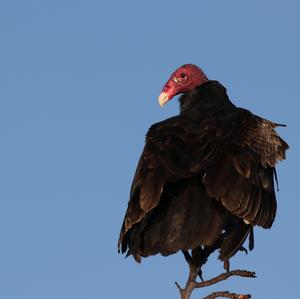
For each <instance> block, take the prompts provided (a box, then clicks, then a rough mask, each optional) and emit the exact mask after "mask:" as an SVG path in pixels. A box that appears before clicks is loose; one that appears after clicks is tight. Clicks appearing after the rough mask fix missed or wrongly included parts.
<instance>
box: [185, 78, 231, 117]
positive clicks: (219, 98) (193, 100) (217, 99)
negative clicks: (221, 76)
mask: <svg viewBox="0 0 300 299" xmlns="http://www.w3.org/2000/svg"><path fill="white" fill-rule="evenodd" d="M179 103H180V114H187V115H192V116H194V117H203V116H206V115H212V114H214V113H215V112H217V111H219V112H220V111H224V112H226V110H228V109H232V108H234V107H235V106H234V105H233V104H232V103H231V102H230V100H229V98H228V96H227V93H226V89H225V87H223V85H221V84H220V83H219V82H218V81H207V82H205V83H203V84H201V85H199V86H198V87H196V88H195V89H193V90H192V91H189V92H188V93H186V94H183V95H182V96H181V97H180V98H179Z"/></svg>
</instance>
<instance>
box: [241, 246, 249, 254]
mask: <svg viewBox="0 0 300 299" xmlns="http://www.w3.org/2000/svg"><path fill="white" fill-rule="evenodd" d="M239 251H243V252H245V253H246V254H248V250H247V249H246V248H245V247H244V246H241V248H240V249H239Z"/></svg>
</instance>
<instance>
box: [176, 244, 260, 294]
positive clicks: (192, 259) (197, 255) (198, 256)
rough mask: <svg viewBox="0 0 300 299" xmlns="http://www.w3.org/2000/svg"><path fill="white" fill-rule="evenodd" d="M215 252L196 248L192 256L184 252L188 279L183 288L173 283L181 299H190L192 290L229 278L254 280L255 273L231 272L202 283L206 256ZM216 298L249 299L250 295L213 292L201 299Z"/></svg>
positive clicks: (211, 249)
mask: <svg viewBox="0 0 300 299" xmlns="http://www.w3.org/2000/svg"><path fill="white" fill-rule="evenodd" d="M214 250H215V248H205V249H201V248H198V249H197V250H194V251H192V255H190V253H189V252H188V251H184V252H183V254H184V257H185V260H186V262H187V263H188V265H189V269H190V271H189V277H188V280H187V282H186V284H185V288H181V287H180V285H179V284H178V283H177V282H175V285H176V286H177V288H178V290H179V292H180V296H181V299H190V296H191V294H192V292H193V290H194V289H199V288H204V287H207V286H211V285H213V284H216V283H219V282H221V281H224V280H226V279H228V278H229V277H231V276H239V277H248V278H255V277H256V275H255V272H251V271H246V270H232V271H228V272H225V273H222V274H220V275H218V276H216V277H214V278H212V279H209V280H206V281H203V279H202V276H201V274H202V272H201V267H202V266H203V265H204V264H205V263H206V261H207V258H208V256H209V255H210V254H211V253H212V252H213V251H214ZM197 276H200V278H201V280H202V281H201V282H197V281H196V279H197ZM217 297H223V298H231V299H249V298H251V295H243V294H235V293H230V292H228V291H222V292H214V293H212V294H210V295H208V296H206V297H205V298H203V299H214V298H217Z"/></svg>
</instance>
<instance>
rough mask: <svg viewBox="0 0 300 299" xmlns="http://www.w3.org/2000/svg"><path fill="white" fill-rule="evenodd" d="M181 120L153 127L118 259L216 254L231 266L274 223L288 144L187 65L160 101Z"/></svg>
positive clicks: (272, 125) (269, 124)
mask: <svg viewBox="0 0 300 299" xmlns="http://www.w3.org/2000/svg"><path fill="white" fill-rule="evenodd" d="M178 94H182V95H181V96H180V98H179V103H180V113H179V115H177V116H174V117H171V118H168V119H166V120H164V121H162V122H159V123H156V124H154V125H152V126H151V127H150V129H149V131H148V133H147V135H146V141H145V147H144V150H143V152H142V155H141V157H140V160H139V162H138V166H137V169H136V172H135V175H134V179H133V182H132V187H131V192H130V199H129V203H128V208H127V211H126V214H125V218H124V222H123V225H122V228H121V232H120V238H119V243H118V248H119V251H121V252H122V253H126V252H127V255H132V256H133V257H134V258H135V260H136V261H137V262H140V261H141V257H147V256H150V255H154V254H157V253H160V254H162V255H164V256H167V255H170V254H173V253H176V252H177V251H179V250H182V251H187V250H190V249H195V248H197V247H201V248H205V247H209V246H217V249H220V255H219V258H220V259H221V260H222V261H225V262H226V261H228V259H229V258H230V257H232V256H233V255H234V254H235V253H236V252H237V251H238V250H239V249H242V248H243V243H244V241H245V240H246V239H247V237H249V248H250V249H252V248H253V227H254V226H255V225H259V226H262V227H263V228H270V227H271V226H272V223H273V221H274V218H275V215H276V198H275V191H274V180H275V181H277V178H276V171H275V164H276V163H277V162H278V161H279V160H283V159H285V151H286V150H287V149H288V144H287V143H286V142H285V141H284V140H283V139H281V138H280V137H279V135H278V134H277V133H276V131H275V128H276V127H277V126H280V125H279V124H276V123H273V122H271V121H269V120H267V119H264V118H262V117H259V116H256V115H254V114H252V113H251V112H250V111H248V110H245V109H242V108H239V107H236V106H235V105H234V104H233V103H232V102H231V101H230V100H229V98H228V96H227V93H226V89H225V87H224V86H222V84H220V83H219V82H218V81H212V80H209V79H208V78H207V76H206V75H205V74H204V72H203V71H202V70H201V69H200V68H199V67H197V66H195V65H192V64H186V65H183V66H181V67H180V68H178V69H177V70H176V71H175V72H174V73H172V75H171V77H170V79H169V80H168V81H167V83H166V84H165V86H164V87H163V90H162V92H161V94H160V96H159V104H160V105H161V106H164V105H165V104H166V103H167V102H168V101H170V100H171V99H172V98H173V97H174V96H175V95H178Z"/></svg>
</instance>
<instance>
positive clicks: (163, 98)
mask: <svg viewBox="0 0 300 299" xmlns="http://www.w3.org/2000/svg"><path fill="white" fill-rule="evenodd" d="M168 101H169V94H168V93H166V92H162V93H161V94H160V95H159V97H158V103H159V105H160V106H161V107H163V106H164V105H165V104H166V103H167V102H168Z"/></svg>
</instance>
